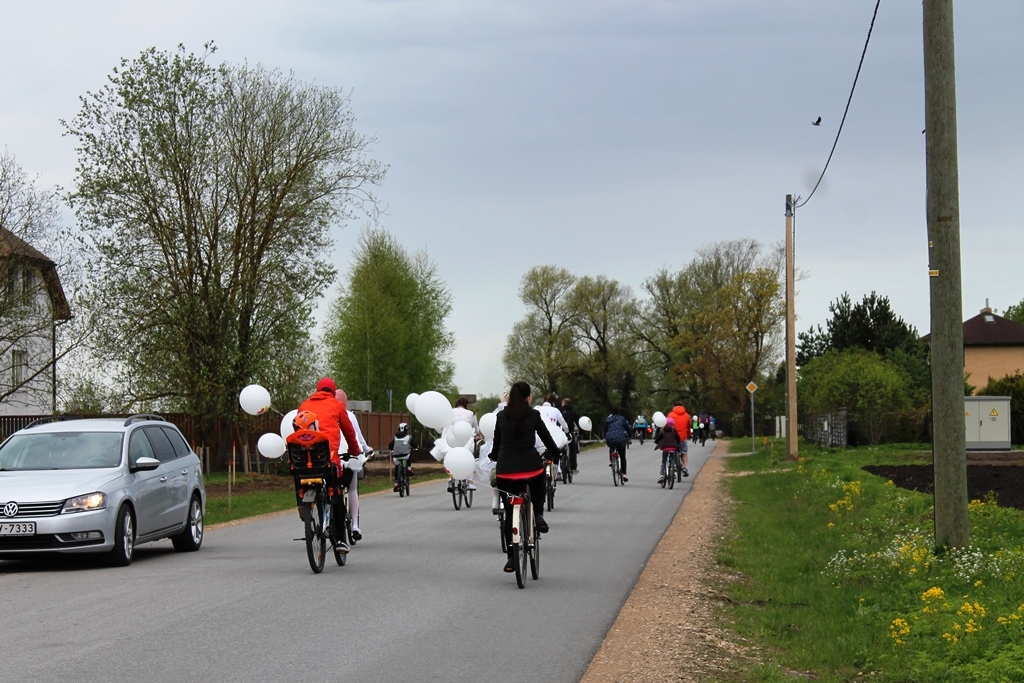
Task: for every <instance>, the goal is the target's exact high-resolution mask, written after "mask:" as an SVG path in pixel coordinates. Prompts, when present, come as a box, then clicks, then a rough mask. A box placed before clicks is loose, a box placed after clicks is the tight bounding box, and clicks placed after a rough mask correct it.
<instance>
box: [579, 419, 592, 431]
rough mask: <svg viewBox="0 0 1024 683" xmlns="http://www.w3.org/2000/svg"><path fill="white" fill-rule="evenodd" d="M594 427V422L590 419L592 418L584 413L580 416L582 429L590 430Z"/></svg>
mask: <svg viewBox="0 0 1024 683" xmlns="http://www.w3.org/2000/svg"><path fill="white" fill-rule="evenodd" d="M593 428H594V423H593V422H591V421H590V418H589V417H587V416H586V415H584V416H583V417H581V418H580V429H582V430H583V431H585V432H589V431H590V430H592V429H593Z"/></svg>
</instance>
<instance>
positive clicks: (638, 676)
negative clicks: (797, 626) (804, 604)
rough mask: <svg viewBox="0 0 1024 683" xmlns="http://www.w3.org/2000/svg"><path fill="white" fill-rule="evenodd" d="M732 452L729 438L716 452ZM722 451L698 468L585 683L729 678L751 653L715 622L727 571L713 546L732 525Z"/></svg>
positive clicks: (590, 667)
mask: <svg viewBox="0 0 1024 683" xmlns="http://www.w3.org/2000/svg"><path fill="white" fill-rule="evenodd" d="M726 452H727V446H726V445H725V444H722V445H720V446H719V447H717V448H716V449H715V454H714V455H715V456H722V455H724V454H725V453H726ZM723 467H724V464H723V460H722V458H721V457H712V458H710V459H709V460H708V461H707V462H706V463H705V465H704V467H702V468H701V470H700V473H699V474H698V475H697V478H696V480H695V481H694V485H693V489H692V490H691V491H690V493H689V494H688V495H687V496H686V498H685V499H684V500H683V504H682V506H680V508H679V512H677V513H676V516H675V519H673V521H672V524H671V525H670V526H669V528H668V531H666V532H665V535H664V537H662V539H661V542H660V543H658V546H657V548H655V550H654V554H653V555H651V558H650V561H649V562H648V563H647V566H646V567H645V568H644V571H643V573H641V575H640V579H639V580H638V581H637V583H636V586H635V587H634V588H633V592H632V593H631V594H630V596H629V598H628V599H627V600H626V604H625V605H623V607H622V611H621V612H619V616H618V617H617V618H616V620H615V623H614V624H612V627H611V629H610V630H609V631H608V635H607V636H606V637H605V641H604V643H602V645H601V648H600V649H599V650H598V651H597V654H595V655H594V658H593V660H591V662H590V665H589V666H588V667H587V671H586V673H585V674H584V676H583V678H582V679H581V683H604V682H606V681H615V682H616V683H618V682H620V681H637V682H645V683H646V682H649V681H650V682H654V681H657V682H659V683H660V682H663V681H705V680H709V679H715V678H723V677H727V676H728V673H729V672H730V671H733V670H735V667H736V664H737V663H738V662H740V661H745V660H747V659H748V657H749V654H748V653H747V651H746V649H745V648H744V647H743V646H740V645H737V644H736V643H735V642H733V640H730V638H733V639H735V636H734V635H732V634H729V633H728V632H727V631H725V630H724V629H722V628H721V627H720V626H719V625H718V621H717V617H716V611H717V607H718V605H720V604H721V602H722V601H723V600H727V599H728V598H726V597H725V596H723V595H721V594H720V593H719V592H718V591H717V590H716V588H717V587H718V586H720V585H722V583H723V582H724V580H725V579H726V578H727V573H726V571H725V569H724V568H723V567H722V566H721V565H719V564H718V563H717V562H716V561H715V547H716V544H717V542H718V541H719V539H720V538H721V537H722V535H723V534H724V533H725V532H726V530H727V529H728V525H729V511H730V499H729V496H728V494H727V493H726V491H725V490H724V489H723V487H722V483H721V482H722V470H723Z"/></svg>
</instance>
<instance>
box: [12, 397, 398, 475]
mask: <svg viewBox="0 0 1024 683" xmlns="http://www.w3.org/2000/svg"><path fill="white" fill-rule="evenodd" d="M161 416H162V417H163V418H164V419H166V420H167V421H168V422H171V423H173V424H174V425H176V426H177V427H178V429H180V430H181V433H182V434H183V435H184V436H185V440H186V441H188V442H189V444H191V445H192V449H193V450H194V451H195V452H196V454H197V455H199V457H200V458H201V459H202V460H203V469H204V470H205V471H207V472H215V471H223V470H224V469H226V468H227V465H228V461H229V460H231V459H232V458H234V459H235V461H236V462H235V467H236V469H237V470H238V471H240V472H249V471H262V469H263V466H264V464H265V463H268V462H271V461H268V460H267V459H266V458H264V457H262V456H261V455H259V451H258V450H257V448H256V444H257V442H258V441H259V438H260V437H261V436H263V435H264V434H266V433H268V432H273V433H274V434H277V433H279V432H280V430H281V416H280V415H277V414H276V413H266V414H263V415H255V416H250V415H246V416H244V418H243V419H242V420H241V421H240V422H239V424H238V425H237V426H233V425H231V424H228V423H222V422H217V423H215V424H214V425H213V428H212V430H209V431H207V432H205V433H204V431H203V430H202V428H201V425H199V424H198V423H197V421H196V420H195V418H194V417H193V416H192V415H188V414H185V413H161ZM355 416H356V420H357V421H358V422H359V429H360V430H361V431H362V433H363V438H364V439H366V443H367V444H368V445H369V446H370V448H373V449H374V450H380V449H385V448H387V446H388V443H390V442H391V439H392V438H393V436H394V433H395V431H397V429H398V425H399V423H400V422H407V423H408V422H411V418H410V416H409V414H408V413H376V412H369V411H358V412H355ZM45 417H50V416H49V415H9V416H2V417H0V439H6V438H7V437H8V436H10V435H11V434H13V433H14V432H16V431H18V430H19V429H24V428H25V427H26V426H27V425H29V424H30V423H32V422H34V421H36V420H39V419H42V418H45ZM99 417H105V418H120V419H124V418H127V417H128V415H127V414H125V415H103V416H99Z"/></svg>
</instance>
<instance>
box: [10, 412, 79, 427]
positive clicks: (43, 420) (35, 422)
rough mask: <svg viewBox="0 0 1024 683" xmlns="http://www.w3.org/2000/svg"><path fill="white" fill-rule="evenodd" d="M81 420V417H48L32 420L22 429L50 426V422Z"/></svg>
mask: <svg viewBox="0 0 1024 683" xmlns="http://www.w3.org/2000/svg"><path fill="white" fill-rule="evenodd" d="M81 419H82V416H81V415H47V416H46V417H41V418H39V419H38V420H32V421H31V422H29V423H28V424H27V425H25V426H24V427H22V429H28V428H29V427H35V426H36V425H44V424H48V423H50V422H63V421H64V420H81Z"/></svg>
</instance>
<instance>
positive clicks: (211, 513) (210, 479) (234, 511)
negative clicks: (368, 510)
mask: <svg viewBox="0 0 1024 683" xmlns="http://www.w3.org/2000/svg"><path fill="white" fill-rule="evenodd" d="M447 476H448V475H447V474H445V473H444V472H443V471H442V472H437V471H430V470H426V469H423V471H422V472H417V474H416V476H415V477H414V478H413V479H412V482H413V483H414V484H415V483H416V482H422V481H432V480H434V479H442V478H447ZM271 478H276V479H278V480H279V481H277V482H275V483H274V484H273V485H267V484H266V480H268V479H271ZM239 480H242V484H241V485H240V486H239V487H238V488H237V489H235V490H233V491H232V495H231V510H230V511H229V510H228V496H227V493H225V492H223V491H222V489H223V487H224V486H225V485H226V484H227V474H226V473H223V472H213V473H210V474H207V475H206V482H205V483H206V485H207V487H208V494H207V498H206V518H205V523H206V524H207V525H213V524H221V523H223V522H232V521H235V520H239V519H246V518H248V517H256V516H258V515H265V514H268V513H271V512H280V511H281V510H292V509H294V508H295V489H294V485H293V484H292V479H291V477H285V476H276V475H263V478H262V480H263V484H264V486H263V487H262V488H259V489H258V490H252V486H251V484H249V482H246V481H245V480H244V478H243V475H241V474H238V475H236V482H238V481H239ZM247 484H249V485H248V486H247ZM393 485H394V482H393V481H391V478H390V477H389V476H386V475H382V474H367V476H366V478H365V479H363V480H362V481H360V482H359V494H360V496H365V495H367V494H370V493H375V492H377V491H385V490H390V489H391V487H392V486H393ZM278 487H279V488H278ZM360 517H362V515H360Z"/></svg>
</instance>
